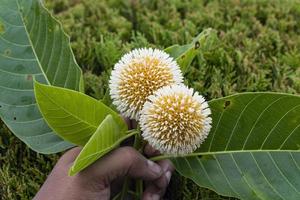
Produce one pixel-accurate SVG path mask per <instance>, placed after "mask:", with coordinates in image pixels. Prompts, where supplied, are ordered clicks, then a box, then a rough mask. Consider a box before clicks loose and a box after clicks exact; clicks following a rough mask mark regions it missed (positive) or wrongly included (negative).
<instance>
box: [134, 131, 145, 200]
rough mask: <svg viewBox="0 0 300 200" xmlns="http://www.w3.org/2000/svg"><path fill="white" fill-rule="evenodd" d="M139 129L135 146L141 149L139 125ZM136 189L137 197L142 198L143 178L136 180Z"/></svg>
mask: <svg viewBox="0 0 300 200" xmlns="http://www.w3.org/2000/svg"><path fill="white" fill-rule="evenodd" d="M137 130H138V131H139V133H138V134H136V135H135V138H134V144H133V147H134V148H135V149H136V150H138V151H141V148H142V137H141V131H140V129H139V127H137ZM135 191H136V194H137V198H136V199H140V198H141V195H142V193H143V180H141V179H139V180H137V181H136V186H135Z"/></svg>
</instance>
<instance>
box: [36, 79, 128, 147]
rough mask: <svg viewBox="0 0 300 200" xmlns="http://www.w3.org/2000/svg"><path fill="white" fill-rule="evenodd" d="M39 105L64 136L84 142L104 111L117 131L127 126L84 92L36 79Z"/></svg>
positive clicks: (48, 119)
mask: <svg viewBox="0 0 300 200" xmlns="http://www.w3.org/2000/svg"><path fill="white" fill-rule="evenodd" d="M34 91H35V96H36V100H37V103H38V106H39V109H40V111H41V113H42V115H43V117H44V118H45V120H46V121H47V123H48V125H49V126H50V127H51V128H52V129H53V130H54V131H55V132H56V133H57V134H58V135H59V136H60V137H62V138H64V139H65V140H67V141H69V142H71V143H73V144H77V145H81V146H82V145H84V144H85V143H86V142H87V141H88V140H89V138H90V137H91V135H92V134H93V133H94V132H95V131H96V129H97V127H98V126H99V124H100V123H101V122H102V121H103V120H104V119H105V117H106V116H107V115H109V114H110V115H112V116H113V118H114V120H115V121H116V124H117V125H118V127H119V129H120V131H125V130H127V125H126V123H125V122H124V120H123V118H122V117H121V116H120V115H119V114H118V113H116V112H115V111H113V110H112V109H110V108H109V107H107V106H106V105H104V104H103V103H101V102H100V101H98V100H96V99H94V98H92V97H89V96H87V95H85V94H83V93H80V92H77V91H73V90H69V89H65V88H59V87H54V86H47V85H43V84H40V83H37V82H35V84H34Z"/></svg>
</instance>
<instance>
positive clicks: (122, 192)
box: [118, 177, 129, 200]
mask: <svg viewBox="0 0 300 200" xmlns="http://www.w3.org/2000/svg"><path fill="white" fill-rule="evenodd" d="M128 182H129V177H126V178H125V180H124V184H123V187H122V191H121V194H120V198H118V199H120V200H123V199H125V197H126V195H127V193H128Z"/></svg>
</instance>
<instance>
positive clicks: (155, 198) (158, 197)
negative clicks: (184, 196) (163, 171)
mask: <svg viewBox="0 0 300 200" xmlns="http://www.w3.org/2000/svg"><path fill="white" fill-rule="evenodd" d="M151 197H152V198H151V199H152V200H160V196H159V195H158V194H152V195H151Z"/></svg>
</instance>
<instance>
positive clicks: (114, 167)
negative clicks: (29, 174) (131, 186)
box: [34, 145, 173, 200]
mask: <svg viewBox="0 0 300 200" xmlns="http://www.w3.org/2000/svg"><path fill="white" fill-rule="evenodd" d="M79 152H80V148H78V147H77V148H73V149H71V150H69V151H68V152H66V153H65V154H64V155H63V156H62V157H61V158H60V159H59V161H58V162H57V164H56V165H55V167H54V169H53V170H52V172H51V173H50V175H49V177H48V178H47V180H46V181H45V183H44V184H43V186H42V188H41V189H40V191H39V192H38V193H37V195H36V196H35V198H34V200H52V199H55V200H61V199H64V200H66V199H72V200H81V199H86V200H94V199H104V200H106V199H110V198H111V190H112V187H113V182H115V181H116V180H120V179H122V178H124V177H125V176H129V177H131V178H134V179H142V180H143V181H145V182H146V187H145V190H144V193H143V198H142V199H143V200H150V199H153V200H158V199H160V198H161V197H162V196H163V195H164V193H165V190H166V188H167V185H168V184H169V181H170V178H171V173H172V171H173V167H172V164H171V163H170V161H168V160H162V161H159V162H158V163H154V162H152V161H150V160H148V159H146V158H145V157H144V156H142V155H141V154H140V153H139V152H138V151H136V150H135V149H134V148H132V147H121V148H118V149H116V150H114V151H112V152H110V153H109V154H107V155H106V156H104V157H103V158H101V159H99V160H98V161H97V162H95V163H94V164H92V165H91V166H89V167H88V168H86V169H85V170H83V171H82V172H80V173H78V174H77V175H75V176H68V170H69V168H70V167H71V166H72V164H73V162H74V160H75V158H76V157H77V155H78V154H79ZM145 154H146V155H147V156H154V155H157V154H158V152H157V151H155V150H154V149H153V148H151V147H150V146H149V145H147V146H146V147H145Z"/></svg>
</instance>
